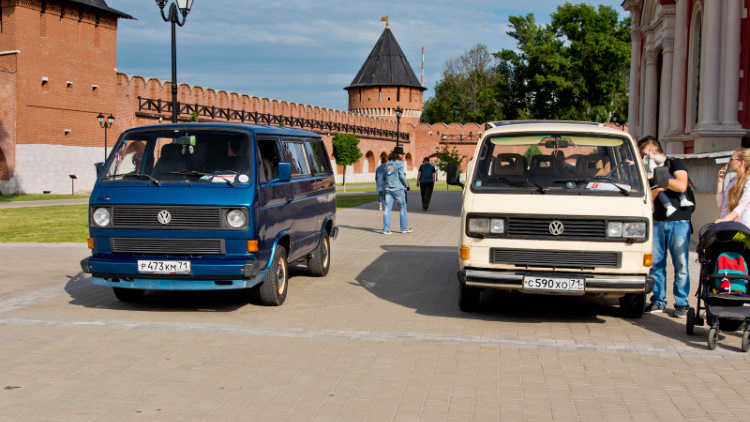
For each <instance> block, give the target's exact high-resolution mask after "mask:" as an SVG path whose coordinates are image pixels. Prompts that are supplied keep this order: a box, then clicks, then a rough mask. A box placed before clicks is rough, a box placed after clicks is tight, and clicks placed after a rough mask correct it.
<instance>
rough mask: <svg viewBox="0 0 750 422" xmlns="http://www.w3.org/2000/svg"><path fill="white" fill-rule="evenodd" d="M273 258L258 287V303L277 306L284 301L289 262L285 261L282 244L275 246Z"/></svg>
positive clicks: (287, 284)
mask: <svg viewBox="0 0 750 422" xmlns="http://www.w3.org/2000/svg"><path fill="white" fill-rule="evenodd" d="M273 260H274V261H273V264H271V267H270V268H269V269H268V275H267V276H266V280H265V281H264V282H263V283H261V285H260V288H259V289H258V293H259V295H260V303H262V304H263V305H266V306H279V305H281V304H282V303H284V301H285V300H286V292H287V289H288V287H289V264H288V263H287V261H286V249H285V248H284V247H283V246H278V247H277V248H276V254H274V257H273Z"/></svg>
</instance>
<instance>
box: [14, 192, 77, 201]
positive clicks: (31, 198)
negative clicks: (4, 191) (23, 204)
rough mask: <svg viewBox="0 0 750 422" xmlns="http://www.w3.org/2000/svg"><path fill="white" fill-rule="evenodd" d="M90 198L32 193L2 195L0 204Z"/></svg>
mask: <svg viewBox="0 0 750 422" xmlns="http://www.w3.org/2000/svg"><path fill="white" fill-rule="evenodd" d="M88 197H89V196H88V195H50V194H43V193H32V194H24V195H0V202H16V201H43V200H47V199H77V198H88Z"/></svg>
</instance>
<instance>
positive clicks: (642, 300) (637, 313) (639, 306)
mask: <svg viewBox="0 0 750 422" xmlns="http://www.w3.org/2000/svg"><path fill="white" fill-rule="evenodd" d="M645 304H646V293H628V294H626V295H625V296H623V297H621V298H620V309H621V310H622V316H623V317H625V318H636V319H637V318H640V317H642V316H643V308H644V306H645Z"/></svg>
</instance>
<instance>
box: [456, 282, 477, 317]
mask: <svg viewBox="0 0 750 422" xmlns="http://www.w3.org/2000/svg"><path fill="white" fill-rule="evenodd" d="M460 286H461V287H460V290H459V292H458V308H459V309H461V310H462V311H464V312H476V311H477V310H478V309H479V294H480V293H481V290H479V289H477V288H475V287H467V286H465V285H463V284H461V285H460Z"/></svg>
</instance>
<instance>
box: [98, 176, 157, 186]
mask: <svg viewBox="0 0 750 422" xmlns="http://www.w3.org/2000/svg"><path fill="white" fill-rule="evenodd" d="M115 177H122V178H123V179H148V180H149V181H151V182H154V184H155V185H156V186H159V181H158V180H156V179H154V178H153V177H151V176H149V175H148V174H145V173H122V174H110V175H109V176H106V177H105V179H114V178H115Z"/></svg>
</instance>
